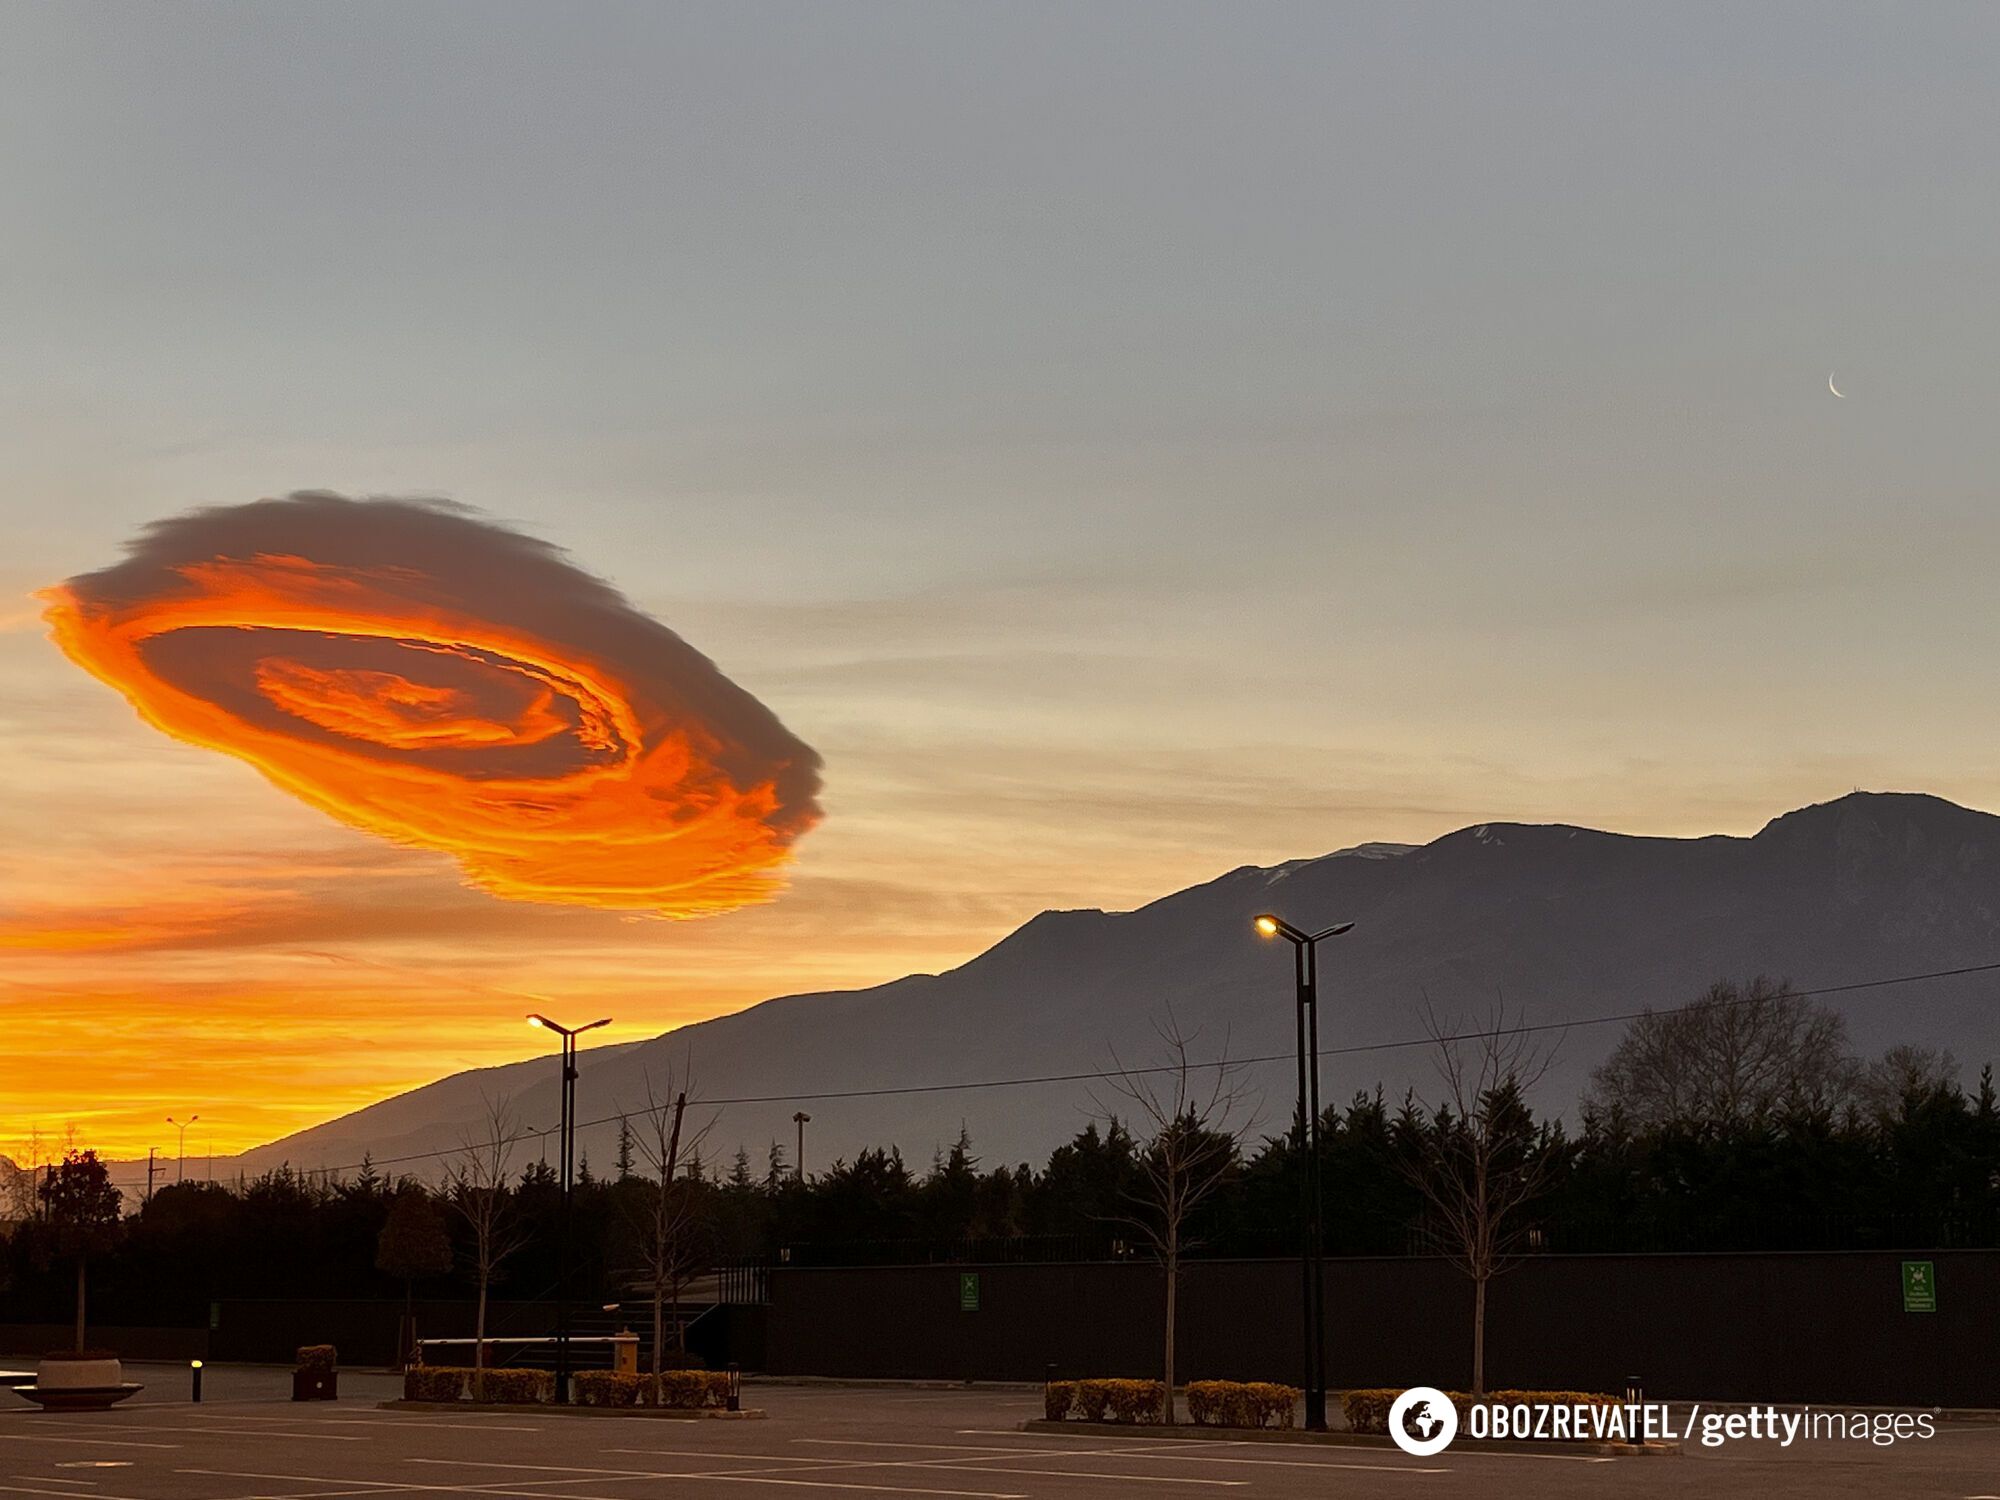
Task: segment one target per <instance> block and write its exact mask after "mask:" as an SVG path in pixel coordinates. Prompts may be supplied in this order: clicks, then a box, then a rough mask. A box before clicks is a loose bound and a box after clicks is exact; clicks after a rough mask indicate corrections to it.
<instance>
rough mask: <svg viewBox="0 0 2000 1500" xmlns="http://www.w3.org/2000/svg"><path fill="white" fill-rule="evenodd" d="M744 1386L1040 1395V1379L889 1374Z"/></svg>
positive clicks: (773, 1378) (754, 1381)
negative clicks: (907, 1377)
mask: <svg viewBox="0 0 2000 1500" xmlns="http://www.w3.org/2000/svg"><path fill="white" fill-rule="evenodd" d="M743 1383H744V1384H745V1385H794V1386H805V1387H814V1386H818V1387H824V1388H827V1389H842V1388H845V1389H850V1390H859V1391H871V1390H884V1391H1022V1392H1034V1393H1036V1394H1039V1393H1040V1392H1041V1390H1042V1386H1043V1382H1042V1381H1039V1380H899V1379H893V1378H891V1377H889V1376H886V1375H876V1376H867V1375H749V1374H746V1375H745V1376H744V1377H743Z"/></svg>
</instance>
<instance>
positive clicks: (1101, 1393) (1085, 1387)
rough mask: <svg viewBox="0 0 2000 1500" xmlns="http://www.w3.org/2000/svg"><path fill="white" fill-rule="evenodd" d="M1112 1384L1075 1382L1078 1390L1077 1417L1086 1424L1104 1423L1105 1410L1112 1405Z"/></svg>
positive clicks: (1099, 1381) (1107, 1382) (1092, 1381)
mask: <svg viewBox="0 0 2000 1500" xmlns="http://www.w3.org/2000/svg"><path fill="white" fill-rule="evenodd" d="M1110 1384H1111V1382H1110V1381H1108V1380H1079V1381H1076V1382H1074V1385H1075V1390H1076V1415H1077V1417H1078V1419H1079V1420H1081V1421H1085V1422H1102V1421H1103V1420H1104V1408H1105V1407H1106V1406H1108V1405H1110V1404H1111V1391H1110V1389H1109V1386H1110Z"/></svg>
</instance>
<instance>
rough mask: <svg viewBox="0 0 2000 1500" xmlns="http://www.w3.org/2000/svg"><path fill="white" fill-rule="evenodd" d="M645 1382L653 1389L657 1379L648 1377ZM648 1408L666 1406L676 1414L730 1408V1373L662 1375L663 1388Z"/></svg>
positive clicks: (687, 1372)
mask: <svg viewBox="0 0 2000 1500" xmlns="http://www.w3.org/2000/svg"><path fill="white" fill-rule="evenodd" d="M640 1379H641V1381H642V1382H643V1383H644V1384H645V1385H648V1386H650V1385H651V1384H652V1383H653V1377H652V1376H650V1375H645V1376H641V1377H640ZM646 1404H647V1405H648V1406H664V1407H667V1408H669V1409H670V1410H674V1411H694V1410H699V1409H700V1408H702V1407H710V1406H727V1405H728V1404H729V1372H728V1371H727V1370H663V1371H661V1372H660V1388H659V1390H658V1392H656V1393H654V1394H653V1396H652V1399H651V1400H649V1401H647V1403H646Z"/></svg>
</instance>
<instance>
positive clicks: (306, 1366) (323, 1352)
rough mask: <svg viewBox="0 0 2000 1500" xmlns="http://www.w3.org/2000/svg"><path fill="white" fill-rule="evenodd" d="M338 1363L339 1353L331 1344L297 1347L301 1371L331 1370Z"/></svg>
mask: <svg viewBox="0 0 2000 1500" xmlns="http://www.w3.org/2000/svg"><path fill="white" fill-rule="evenodd" d="M339 1362H340V1351H339V1350H338V1349H336V1348H334V1346H333V1345H331V1344H301V1345H300V1346H299V1368H300V1369H301V1370H331V1369H332V1368H333V1367H334V1366H335V1365H337V1364H338V1363H339Z"/></svg>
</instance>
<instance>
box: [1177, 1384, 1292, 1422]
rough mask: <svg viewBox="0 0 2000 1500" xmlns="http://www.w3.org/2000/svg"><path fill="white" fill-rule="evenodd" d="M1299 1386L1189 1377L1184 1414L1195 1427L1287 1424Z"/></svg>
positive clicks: (1290, 1417)
mask: <svg viewBox="0 0 2000 1500" xmlns="http://www.w3.org/2000/svg"><path fill="white" fill-rule="evenodd" d="M1298 1400H1299V1389H1298V1387H1297V1386H1294V1385H1273V1384H1272V1383H1271V1382H1269V1381H1267V1380H1248V1381H1244V1380H1190V1381H1189V1382H1188V1387H1187V1404H1188V1415H1189V1416H1190V1417H1193V1418H1194V1420H1195V1425H1196V1426H1199V1427H1290V1426H1291V1425H1292V1424H1293V1422H1294V1421H1295V1420H1296V1417H1297V1408H1298Z"/></svg>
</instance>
